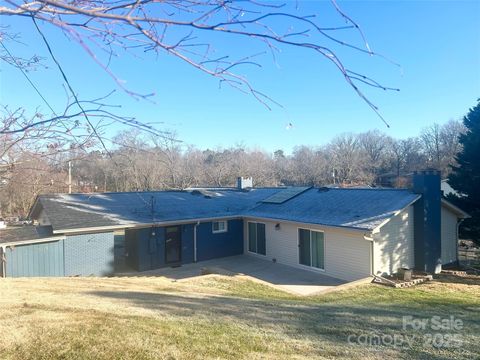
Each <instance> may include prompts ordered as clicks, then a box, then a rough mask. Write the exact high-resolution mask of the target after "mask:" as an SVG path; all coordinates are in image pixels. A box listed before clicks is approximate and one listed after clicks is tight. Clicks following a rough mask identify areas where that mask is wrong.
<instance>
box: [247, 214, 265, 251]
mask: <svg viewBox="0 0 480 360" xmlns="http://www.w3.org/2000/svg"><path fill="white" fill-rule="evenodd" d="M266 247H267V246H266V237H265V224H262V223H254V222H249V223H248V251H250V252H253V253H257V254H260V255H266V254H267V249H266Z"/></svg>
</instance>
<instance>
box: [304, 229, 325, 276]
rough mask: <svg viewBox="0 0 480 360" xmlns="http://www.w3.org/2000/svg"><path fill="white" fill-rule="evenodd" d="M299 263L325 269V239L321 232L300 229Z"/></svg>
mask: <svg viewBox="0 0 480 360" xmlns="http://www.w3.org/2000/svg"><path fill="white" fill-rule="evenodd" d="M298 255H299V263H300V264H302V265H306V266H311V267H315V268H318V269H322V270H323V269H325V238H324V234H323V232H321V231H313V230H307V229H298Z"/></svg>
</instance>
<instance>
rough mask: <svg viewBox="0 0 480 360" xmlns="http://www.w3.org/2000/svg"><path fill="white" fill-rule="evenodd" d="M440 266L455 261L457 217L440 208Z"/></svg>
mask: <svg viewBox="0 0 480 360" xmlns="http://www.w3.org/2000/svg"><path fill="white" fill-rule="evenodd" d="M441 221H442V235H441V238H442V264H449V263H452V262H455V261H457V216H456V215H455V214H454V213H452V212H451V211H449V210H447V209H445V208H444V207H442V220H441Z"/></svg>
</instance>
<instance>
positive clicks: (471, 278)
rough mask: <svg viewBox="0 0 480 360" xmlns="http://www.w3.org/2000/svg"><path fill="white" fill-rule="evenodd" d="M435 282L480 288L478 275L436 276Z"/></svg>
mask: <svg viewBox="0 0 480 360" xmlns="http://www.w3.org/2000/svg"><path fill="white" fill-rule="evenodd" d="M435 281H438V282H441V283H451V284H462V285H477V286H480V276H478V275H466V276H459V275H443V274H439V275H436V276H435Z"/></svg>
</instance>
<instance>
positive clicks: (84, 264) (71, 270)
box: [64, 232, 114, 276]
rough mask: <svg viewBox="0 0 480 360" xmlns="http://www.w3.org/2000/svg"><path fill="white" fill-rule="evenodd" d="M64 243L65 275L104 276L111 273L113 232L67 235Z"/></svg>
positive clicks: (112, 264) (112, 266)
mask: <svg viewBox="0 0 480 360" xmlns="http://www.w3.org/2000/svg"><path fill="white" fill-rule="evenodd" d="M64 243H65V249H64V251H65V255H64V256H65V275H66V276H89V275H97V276H104V275H109V274H112V273H113V268H114V237H113V232H108V233H98V234H85V235H72V236H67V238H66V239H65V240H64Z"/></svg>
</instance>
